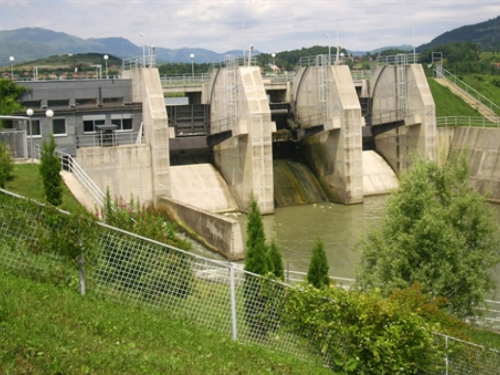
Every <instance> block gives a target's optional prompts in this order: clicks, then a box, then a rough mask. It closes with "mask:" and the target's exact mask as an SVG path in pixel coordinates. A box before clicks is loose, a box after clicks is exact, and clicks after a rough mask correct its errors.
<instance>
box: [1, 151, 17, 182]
mask: <svg viewBox="0 0 500 375" xmlns="http://www.w3.org/2000/svg"><path fill="white" fill-rule="evenodd" d="M13 169H14V163H13V161H12V156H11V155H10V152H9V149H8V148H7V147H6V146H5V145H4V144H3V142H1V141H0V188H2V189H5V184H6V183H7V182H8V181H12V180H13V179H14V175H13V173H12V171H13Z"/></svg>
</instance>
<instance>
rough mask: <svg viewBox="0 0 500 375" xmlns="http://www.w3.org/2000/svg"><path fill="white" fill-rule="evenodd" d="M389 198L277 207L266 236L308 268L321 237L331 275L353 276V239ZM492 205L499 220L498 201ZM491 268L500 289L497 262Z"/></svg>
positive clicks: (292, 264)
mask: <svg viewBox="0 0 500 375" xmlns="http://www.w3.org/2000/svg"><path fill="white" fill-rule="evenodd" d="M388 198H389V196H388V195H380V196H373V197H365V198H364V203H363V204H357V205H349V206H346V205H343V204H337V203H331V202H323V203H316V204H307V205H300V206H291V207H281V208H276V209H275V214H274V215H266V216H263V218H262V221H263V224H264V230H265V233H266V240H267V242H269V241H270V240H271V239H273V238H274V239H275V240H276V242H277V244H278V248H279V250H280V252H281V254H282V257H283V262H284V265H285V269H287V268H288V269H289V270H290V271H299V272H307V270H308V267H309V261H310V258H311V252H312V249H313V247H314V245H315V243H316V241H317V239H318V238H320V239H321V240H322V241H323V243H324V248H325V252H326V254H327V258H328V264H329V266H330V271H329V274H330V276H336V277H345V278H354V276H355V271H356V267H357V264H358V260H359V256H360V253H359V251H358V250H356V243H357V242H358V240H359V239H360V237H361V236H363V235H365V234H366V233H367V231H368V230H369V229H370V228H372V227H377V226H379V225H380V224H381V222H382V219H383V215H384V211H385V207H386V204H387V201H388ZM491 206H492V208H493V209H494V211H495V212H496V215H497V219H498V220H499V222H500V205H498V204H492V205H491ZM232 215H234V214H232ZM236 218H237V220H238V221H239V222H240V223H241V229H242V232H243V233H242V234H243V238H244V240H245V241H246V223H247V218H246V215H236ZM195 251H196V252H198V253H201V254H202V255H204V256H207V257H210V258H215V259H223V258H222V257H220V256H219V255H217V254H214V253H212V252H210V251H208V250H203V249H199V248H197V249H196V250H195ZM493 272H494V273H495V278H496V279H497V280H498V281H499V290H500V266H498V267H497V268H496V270H493ZM497 299H498V298H497Z"/></svg>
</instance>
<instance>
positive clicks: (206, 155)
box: [77, 55, 436, 260]
mask: <svg viewBox="0 0 500 375" xmlns="http://www.w3.org/2000/svg"><path fill="white" fill-rule="evenodd" d="M123 75H124V76H125V77H126V78H129V79H131V80H132V88H133V93H132V94H133V101H134V102H141V103H142V118H143V137H142V139H143V142H142V144H135V145H123V146H117V147H87V148H80V149H78V150H77V160H78V162H79V163H80V165H81V166H82V167H83V168H84V169H85V171H86V172H87V173H88V175H89V176H90V177H91V178H92V179H93V180H94V181H95V182H96V184H97V185H98V186H99V187H100V188H101V189H103V190H105V189H106V187H109V189H110V192H111V194H112V195H115V196H122V197H130V196H134V197H138V198H139V199H140V201H141V202H143V203H152V204H153V205H154V206H155V207H157V208H158V209H160V210H161V211H163V212H165V214H167V215H168V216H169V217H171V218H173V219H175V220H176V221H178V222H179V223H180V224H181V225H182V226H183V227H184V228H185V229H186V230H187V232H188V233H190V234H191V235H192V236H194V237H196V238H197V239H198V240H199V241H200V242H202V243H203V244H204V245H206V246H207V247H209V248H211V249H213V250H216V251H218V252H220V253H222V254H223V255H225V256H226V257H227V258H228V259H232V260H235V259H241V258H242V257H243V256H244V245H243V241H242V238H241V228H240V227H239V223H238V222H237V221H235V220H232V219H230V218H227V217H224V216H221V215H220V213H222V212H227V211H243V212H246V211H248V207H249V202H250V199H251V197H252V196H253V197H254V198H255V199H256V200H257V202H258V204H259V207H260V210H261V212H262V213H263V214H272V213H273V212H274V208H275V206H286V205H295V204H303V203H308V202H314V201H319V200H331V201H335V202H340V203H343V204H358V203H362V202H363V197H364V196H367V195H372V194H383V193H387V192H388V189H390V188H392V187H394V186H396V185H397V177H396V176H397V174H398V173H399V172H400V171H401V170H403V169H404V168H406V167H408V163H409V153H410V152H411V151H412V150H417V151H418V152H420V153H421V154H422V155H425V156H427V157H430V158H435V157H436V124H435V108H434V102H433V99H432V95H431V93H430V89H429V87H428V84H427V80H426V77H425V75H424V72H423V69H422V67H421V66H420V65H419V64H414V63H413V62H412V61H409V58H408V56H407V55H403V56H399V57H398V58H396V59H395V60H394V61H388V62H387V63H386V64H384V65H381V66H380V67H379V68H378V69H377V70H376V71H375V72H373V74H372V75H371V77H370V79H363V80H361V81H356V82H355V81H354V80H353V77H352V74H351V71H350V70H349V67H348V66H346V65H331V64H330V61H329V60H328V56H327V55H319V56H316V57H314V58H310V59H308V60H307V61H304V62H302V63H301V65H300V67H299V69H298V71H297V73H296V74H295V77H294V79H293V82H286V83H285V84H283V83H281V84H279V85H274V86H273V85H270V84H267V83H266V82H264V80H263V78H262V74H261V72H260V69H259V67H257V66H249V65H242V64H239V63H238V60H228V61H227V62H226V66H225V67H223V68H218V69H215V70H214V71H212V72H211V74H210V81H209V82H207V83H205V84H202V85H200V91H198V92H192V93H190V94H189V96H190V98H191V104H190V105H189V106H184V107H169V108H168V109H167V108H166V106H165V103H164V99H163V88H162V85H161V81H160V76H159V73H158V70H157V69H156V68H154V67H150V68H137V69H131V70H128V71H124V73H123ZM125 176H126V178H125Z"/></svg>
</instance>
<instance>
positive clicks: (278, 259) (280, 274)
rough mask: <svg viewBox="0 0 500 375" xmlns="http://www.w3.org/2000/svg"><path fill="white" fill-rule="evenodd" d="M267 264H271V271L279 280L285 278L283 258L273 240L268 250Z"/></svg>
mask: <svg viewBox="0 0 500 375" xmlns="http://www.w3.org/2000/svg"><path fill="white" fill-rule="evenodd" d="M268 257H269V264H270V265H271V270H270V271H271V272H272V274H273V275H274V276H276V277H277V278H278V279H280V280H284V279H285V268H284V267H283V258H282V256H281V254H280V252H279V249H278V245H277V244H276V241H275V240H272V241H271V244H270V245H269V250H268Z"/></svg>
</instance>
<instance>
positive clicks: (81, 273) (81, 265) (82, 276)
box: [78, 233, 85, 296]
mask: <svg viewBox="0 0 500 375" xmlns="http://www.w3.org/2000/svg"><path fill="white" fill-rule="evenodd" d="M78 247H79V248H80V259H78V275H79V280H80V294H81V295H82V296H84V295H85V270H84V264H85V259H84V257H83V250H82V234H81V233H78Z"/></svg>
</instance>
